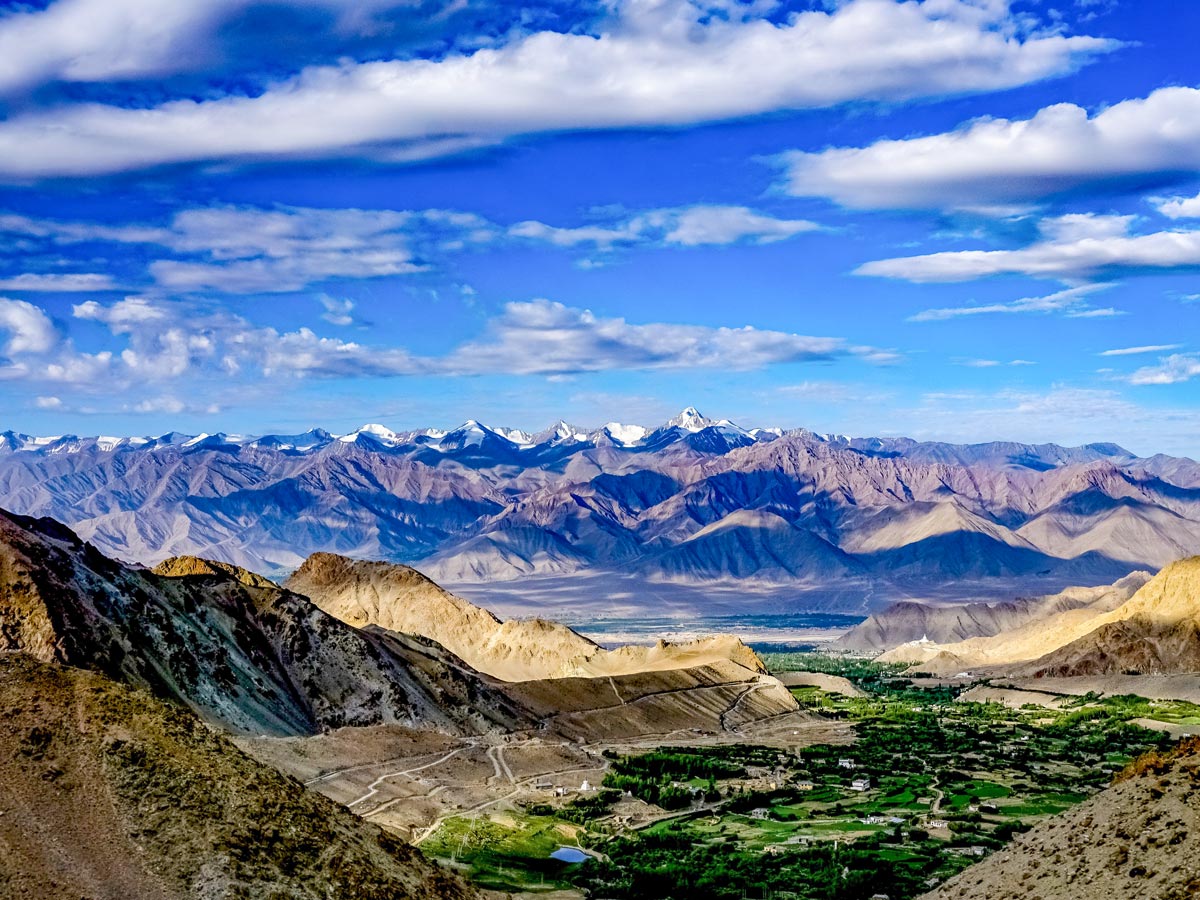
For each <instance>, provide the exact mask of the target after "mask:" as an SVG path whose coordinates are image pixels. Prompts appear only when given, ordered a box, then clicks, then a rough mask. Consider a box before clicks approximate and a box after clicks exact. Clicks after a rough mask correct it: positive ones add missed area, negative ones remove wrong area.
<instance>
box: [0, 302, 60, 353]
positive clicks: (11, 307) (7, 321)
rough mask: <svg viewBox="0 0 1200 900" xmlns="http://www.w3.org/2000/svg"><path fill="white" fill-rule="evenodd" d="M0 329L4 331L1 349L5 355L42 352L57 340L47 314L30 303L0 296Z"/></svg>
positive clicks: (55, 330)
mask: <svg viewBox="0 0 1200 900" xmlns="http://www.w3.org/2000/svg"><path fill="white" fill-rule="evenodd" d="M0 331H7V332H8V340H7V341H6V342H5V343H4V346H3V352H4V353H5V354H6V355H8V356H16V355H18V354H28V353H45V352H47V351H48V350H51V349H52V348H53V347H54V346H55V345H56V344H57V343H58V341H59V335H58V330H57V329H56V328H55V327H54V323H53V322H51V321H50V317H49V316H47V315H46V314H45V313H44V312H42V311H41V310H40V309H39V308H38V307H36V306H34V305H33V304H32V303H27V302H26V301H24V300H11V299H9V298H7V297H0Z"/></svg>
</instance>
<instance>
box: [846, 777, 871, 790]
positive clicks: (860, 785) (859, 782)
mask: <svg viewBox="0 0 1200 900" xmlns="http://www.w3.org/2000/svg"><path fill="white" fill-rule="evenodd" d="M870 789H871V779H870V778H855V779H854V780H853V781H852V782H850V790H852V791H869V790H870Z"/></svg>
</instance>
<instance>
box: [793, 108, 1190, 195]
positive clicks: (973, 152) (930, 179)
mask: <svg viewBox="0 0 1200 900" xmlns="http://www.w3.org/2000/svg"><path fill="white" fill-rule="evenodd" d="M780 162H781V163H782V164H783V165H784V167H785V171H786V181H785V187H786V189H787V190H788V191H789V192H790V193H792V194H795V195H798V196H816V197H828V198H830V199H831V200H834V201H836V202H837V203H840V204H842V205H843V206H848V207H856V208H868V209H895V208H907V207H918V208H927V207H933V208H955V207H957V208H986V207H989V206H1011V205H1012V204H1024V203H1031V202H1036V201H1038V200H1041V199H1043V198H1045V197H1048V196H1052V195H1055V194H1061V193H1063V192H1066V191H1068V190H1071V189H1073V188H1077V187H1080V186H1083V185H1089V184H1101V183H1104V182H1111V181H1113V180H1115V179H1121V178H1137V177H1145V176H1148V175H1157V174H1162V173H1171V174H1173V173H1177V172H1180V171H1197V170H1200V89H1196V88H1186V87H1171V88H1161V89H1159V90H1157V91H1154V92H1153V93H1151V94H1150V95H1149V96H1147V97H1145V98H1144V99H1136V100H1126V101H1124V102H1122V103H1117V104H1115V105H1114V106H1110V107H1107V108H1105V109H1104V110H1102V111H1100V112H1098V113H1096V114H1095V115H1093V116H1090V117H1089V115H1088V113H1087V110H1085V109H1083V108H1082V107H1079V106H1075V105H1073V104H1070V103H1060V104H1057V105H1055V106H1048V107H1046V108H1044V109H1042V110H1041V111H1039V112H1038V113H1037V115H1035V116H1034V117H1033V118H1032V119H1026V120H1008V119H983V120H980V121H976V122H972V123H969V124H968V125H966V126H964V127H962V128H960V129H958V130H957V131H951V132H946V133H944V134H937V135H930V136H926V137H915V138H906V139H902V140H881V141H878V142H876V143H874V144H871V145H869V146H867V147H861V148H852V147H838V148H831V149H828V150H822V151H818V152H814V153H804V152H792V153H787V154H784V155H783V156H782V157H780Z"/></svg>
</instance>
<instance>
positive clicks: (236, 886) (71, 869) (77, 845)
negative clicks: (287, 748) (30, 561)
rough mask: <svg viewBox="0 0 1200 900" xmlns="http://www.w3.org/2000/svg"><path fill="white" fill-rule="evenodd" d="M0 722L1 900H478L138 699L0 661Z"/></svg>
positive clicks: (126, 691) (336, 811)
mask: <svg viewBox="0 0 1200 900" xmlns="http://www.w3.org/2000/svg"><path fill="white" fill-rule="evenodd" d="M0 709H2V710H3V711H4V713H3V715H0V782H2V783H3V784H4V790H3V791H2V792H0V846H2V847H3V848H4V852H3V853H0V894H2V895H3V896H5V897H14V898H16V897H29V898H39V900H78V898H80V897H89V898H96V900H129V898H138V900H213V898H221V897H232V896H237V897H244V898H247V900H267V898H271V900H308V898H312V897H314V896H317V897H327V898H331V900H385V898H386V900H391V898H399V897H403V898H408V900H472V898H475V897H476V896H477V895H476V893H475V891H474V890H473V889H471V888H469V887H468V886H467V885H465V884H464V883H462V882H461V881H460V880H459V879H458V878H456V877H454V876H452V875H450V874H448V873H446V872H444V871H442V870H441V869H439V868H438V867H437V866H435V865H433V864H431V863H430V862H428V861H427V860H425V859H424V858H423V857H422V856H421V855H420V854H419V853H418V852H416V851H415V850H413V849H412V848H411V847H409V846H407V845H406V844H404V843H402V842H401V841H399V840H396V839H395V838H393V837H391V836H389V835H386V834H385V833H384V832H382V831H381V830H379V829H378V828H377V827H375V826H374V825H371V824H369V823H367V822H365V821H364V820H362V819H359V818H358V817H357V816H355V815H353V814H351V813H350V812H349V811H347V810H346V809H344V808H343V807H341V806H339V805H337V804H335V803H333V802H332V801H330V800H327V799H326V798H324V797H322V796H320V795H318V794H316V793H313V792H311V791H308V790H305V789H304V788H303V787H302V786H301V785H300V783H299V782H298V781H296V780H295V779H292V778H288V777H285V776H283V775H281V774H280V773H279V772H277V771H275V770H274V769H272V768H270V767H268V766H265V765H262V764H260V763H258V762H255V761H254V760H253V759H251V758H250V757H248V756H246V755H245V754H244V753H242V752H241V751H240V750H238V749H237V748H236V747H235V746H234V745H233V744H232V743H231V742H230V741H229V740H228V739H227V738H225V737H224V736H223V735H220V734H218V733H215V732H213V731H212V730H211V729H209V728H207V727H205V726H204V725H203V724H202V723H201V722H200V721H199V720H198V719H197V718H196V717H195V716H193V715H192V714H191V713H189V712H187V711H185V710H182V709H180V708H179V707H177V706H170V705H167V704H165V703H163V702H161V701H159V700H157V699H155V698H154V697H152V696H150V695H149V694H147V693H145V692H144V691H139V690H133V689H130V688H127V687H124V686H121V685H118V684H116V683H114V682H112V681H110V680H108V679H106V678H104V677H102V676H100V675H97V674H95V673H91V672H85V671H82V670H79V669H74V668H69V667H66V666H62V665H59V664H56V663H42V662H38V661H36V660H34V659H33V658H32V657H31V656H28V655H25V654H0Z"/></svg>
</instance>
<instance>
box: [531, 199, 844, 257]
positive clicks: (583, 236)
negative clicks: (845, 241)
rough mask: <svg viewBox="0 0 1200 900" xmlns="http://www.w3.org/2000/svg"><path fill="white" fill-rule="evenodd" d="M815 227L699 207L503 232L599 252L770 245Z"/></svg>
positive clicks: (743, 210) (802, 221) (723, 208)
mask: <svg viewBox="0 0 1200 900" xmlns="http://www.w3.org/2000/svg"><path fill="white" fill-rule="evenodd" d="M819 227H820V226H819V225H817V223H815V222H810V221H808V220H807V219H778V218H775V217H774V216H769V215H765V214H763V213H759V212H755V211H754V210H752V209H749V208H748V207H745V206H719V205H705V204H699V205H696V206H685V207H678V208H674V209H655V210H649V211H647V212H643V213H639V214H637V215H634V216H631V217H629V218H627V219H624V220H622V221H619V222H616V223H610V224H607V225H582V226H579V227H576V228H560V227H556V226H553V225H547V224H545V223H543V222H534V221H529V222H518V223H517V224H516V225H513V226H511V227H510V228H509V229H508V234H509V235H510V236H512V237H516V238H525V239H529V240H534V241H540V242H544V243H549V244H553V245H555V246H558V247H577V246H581V245H587V244H590V245H592V246H593V247H594V248H596V249H598V250H608V249H612V248H613V247H614V246H619V245H632V244H642V243H648V244H658V245H663V246H679V247H699V246H713V245H721V244H735V243H738V242H739V241H750V242H752V243H757V244H769V243H773V242H775V241H782V240H786V239H788V238H790V237H794V236H795V235H797V234H801V233H802V232H805V231H814V230H816V229H817V228H819Z"/></svg>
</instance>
